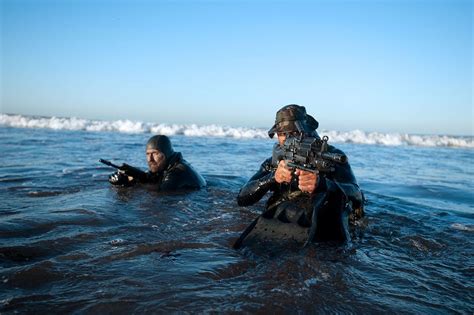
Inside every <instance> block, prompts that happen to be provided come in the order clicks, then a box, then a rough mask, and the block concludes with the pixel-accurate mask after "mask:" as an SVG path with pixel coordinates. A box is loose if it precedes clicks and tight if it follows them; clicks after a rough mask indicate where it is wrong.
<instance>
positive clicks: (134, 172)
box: [99, 159, 147, 182]
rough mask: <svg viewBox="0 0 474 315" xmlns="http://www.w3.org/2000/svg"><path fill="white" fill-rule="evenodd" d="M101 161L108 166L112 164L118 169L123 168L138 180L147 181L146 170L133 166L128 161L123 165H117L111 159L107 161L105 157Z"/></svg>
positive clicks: (124, 171) (123, 170)
mask: <svg viewBox="0 0 474 315" xmlns="http://www.w3.org/2000/svg"><path fill="white" fill-rule="evenodd" d="M99 162H100V163H103V164H105V165H108V166H112V167H114V168H116V169H118V170H121V171H122V172H123V173H124V174H125V175H127V176H131V177H133V178H134V179H136V180H138V181H139V182H145V181H146V178H147V175H146V173H145V172H144V171H142V170H140V169H138V168H136V167H133V166H131V165H128V164H126V163H123V164H122V165H121V166H118V165H115V164H114V163H112V162H110V161H107V160H104V159H100V160H99Z"/></svg>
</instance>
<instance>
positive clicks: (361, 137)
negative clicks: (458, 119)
mask: <svg viewBox="0 0 474 315" xmlns="http://www.w3.org/2000/svg"><path fill="white" fill-rule="evenodd" d="M0 125H3V126H6V127H15V128H47V129H55V130H83V131H95V132H100V131H110V132H123V133H153V134H163V135H168V136H173V135H184V136H190V137H229V138H251V139H252V138H253V139H268V134H267V130H266V129H263V128H245V127H230V126H221V125H197V124H189V125H186V124H164V123H147V122H140V121H132V120H128V119H127V120H115V121H102V120H88V119H82V118H76V117H70V118H61V117H37V116H23V115H11V114H0ZM320 134H321V135H327V136H329V138H330V139H331V142H339V143H341V142H342V143H360V144H372V145H387V146H400V145H410V146H425V147H459V148H474V140H473V137H472V136H447V135H410V134H402V133H380V132H365V131H361V130H353V131H328V130H323V131H320Z"/></svg>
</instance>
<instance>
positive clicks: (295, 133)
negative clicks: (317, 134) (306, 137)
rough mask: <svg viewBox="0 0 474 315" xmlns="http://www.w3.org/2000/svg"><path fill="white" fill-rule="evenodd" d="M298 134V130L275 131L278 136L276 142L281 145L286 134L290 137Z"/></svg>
mask: <svg viewBox="0 0 474 315" xmlns="http://www.w3.org/2000/svg"><path fill="white" fill-rule="evenodd" d="M299 135H300V133H299V132H298V131H292V132H285V133H283V132H278V133H277V136H278V143H279V144H280V145H283V144H284V143H285V140H286V137H287V136H291V137H298V136H299Z"/></svg>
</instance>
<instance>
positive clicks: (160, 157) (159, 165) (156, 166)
mask: <svg viewBox="0 0 474 315" xmlns="http://www.w3.org/2000/svg"><path fill="white" fill-rule="evenodd" d="M146 160H147V162H148V168H149V169H150V172H152V173H158V172H161V171H163V170H164V169H165V167H166V157H165V155H164V154H163V153H161V152H160V151H158V150H156V149H148V148H147V149H146Z"/></svg>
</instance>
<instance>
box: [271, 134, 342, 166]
mask: <svg viewBox="0 0 474 315" xmlns="http://www.w3.org/2000/svg"><path fill="white" fill-rule="evenodd" d="M328 140H329V138H328V136H324V137H323V138H322V139H320V138H315V137H303V136H301V137H288V138H286V140H285V143H284V144H283V146H280V148H278V146H277V148H275V149H274V151H273V163H274V164H275V163H276V164H278V162H279V161H280V160H286V161H287V162H286V165H287V166H288V167H291V168H298V169H301V170H304V171H308V172H313V173H331V172H334V171H335V166H336V163H339V164H344V163H347V156H346V155H344V154H339V153H331V152H329V151H328Z"/></svg>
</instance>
